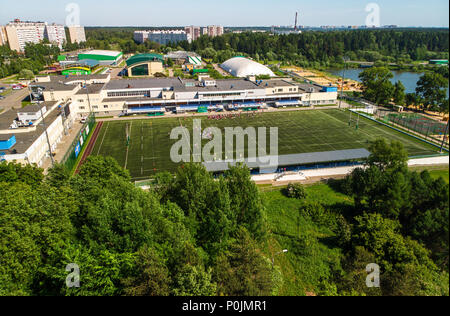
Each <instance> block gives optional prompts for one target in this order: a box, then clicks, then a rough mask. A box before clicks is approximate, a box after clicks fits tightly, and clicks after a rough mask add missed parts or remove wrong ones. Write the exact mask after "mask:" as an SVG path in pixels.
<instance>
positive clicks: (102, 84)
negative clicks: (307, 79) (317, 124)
mask: <svg viewBox="0 0 450 316" xmlns="http://www.w3.org/2000/svg"><path fill="white" fill-rule="evenodd" d="M51 77H55V76H51ZM80 77H86V78H89V77H94V76H80ZM32 90H33V92H34V91H37V92H39V95H40V97H41V98H43V99H44V100H46V101H52V100H55V101H61V102H70V104H71V112H72V113H73V114H74V116H75V117H86V116H87V115H88V114H89V113H90V112H91V111H92V112H94V113H95V114H96V115H97V116H118V115H130V114H137V113H151V112H152V111H154V110H155V109H158V110H160V111H175V110H177V109H180V108H181V109H182V108H183V107H189V108H192V109H195V108H198V107H204V106H206V107H211V108H214V107H216V106H220V107H225V108H227V107H228V108H230V109H233V108H240V107H254V106H255V104H257V106H256V107H261V106H274V107H285V106H316V105H331V104H336V101H337V95H338V92H337V88H335V87H322V86H319V85H313V84H299V83H296V82H294V81H292V80H285V79H274V80H256V78H255V77H249V78H247V79H224V80H215V79H212V78H210V77H209V76H208V75H205V74H199V78H198V80H194V79H181V78H147V79H126V80H123V79H122V80H110V79H109V77H108V78H98V77H97V80H95V79H94V78H91V79H90V80H89V79H88V80H86V82H85V79H84V78H80V80H79V81H75V78H64V77H62V76H56V78H51V79H49V82H37V83H34V84H32Z"/></svg>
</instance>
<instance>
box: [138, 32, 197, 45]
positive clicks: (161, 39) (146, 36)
mask: <svg viewBox="0 0 450 316" xmlns="http://www.w3.org/2000/svg"><path fill="white" fill-rule="evenodd" d="M134 40H135V41H136V42H137V43H144V42H145V41H147V40H149V41H152V42H156V43H159V44H161V45H167V44H168V43H178V42H181V41H188V42H190V41H192V38H191V35H190V34H187V33H186V31H184V30H172V31H161V30H156V31H135V32H134Z"/></svg>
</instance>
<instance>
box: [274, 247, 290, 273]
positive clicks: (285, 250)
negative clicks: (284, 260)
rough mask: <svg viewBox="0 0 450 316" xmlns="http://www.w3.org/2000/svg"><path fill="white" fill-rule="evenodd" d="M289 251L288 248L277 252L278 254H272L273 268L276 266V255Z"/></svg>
mask: <svg viewBox="0 0 450 316" xmlns="http://www.w3.org/2000/svg"><path fill="white" fill-rule="evenodd" d="M287 252H288V250H287V249H284V250H282V251H280V252H277V253H276V254H274V255H273V256H272V269H273V267H274V265H275V256H278V255H281V254H283V253H287Z"/></svg>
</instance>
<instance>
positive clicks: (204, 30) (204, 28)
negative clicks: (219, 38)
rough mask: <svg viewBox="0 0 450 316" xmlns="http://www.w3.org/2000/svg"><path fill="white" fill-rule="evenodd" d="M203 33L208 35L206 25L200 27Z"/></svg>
mask: <svg viewBox="0 0 450 316" xmlns="http://www.w3.org/2000/svg"><path fill="white" fill-rule="evenodd" d="M203 35H208V28H207V27H203V28H202V36H203Z"/></svg>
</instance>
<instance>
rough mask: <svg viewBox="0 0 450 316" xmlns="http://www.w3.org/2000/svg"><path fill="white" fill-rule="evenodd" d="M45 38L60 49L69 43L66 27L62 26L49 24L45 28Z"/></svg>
mask: <svg viewBox="0 0 450 316" xmlns="http://www.w3.org/2000/svg"><path fill="white" fill-rule="evenodd" d="M45 36H46V38H47V39H48V40H49V41H50V43H53V44H56V45H57V46H58V47H59V48H62V46H63V45H64V43H66V42H67V38H66V30H65V28H64V25H61V24H55V23H53V24H49V25H47V26H46V28H45Z"/></svg>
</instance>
